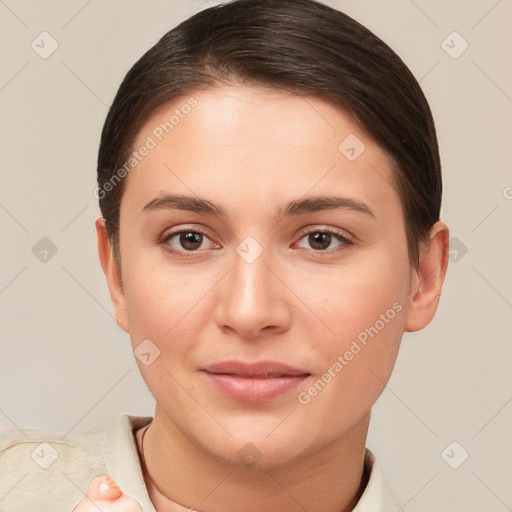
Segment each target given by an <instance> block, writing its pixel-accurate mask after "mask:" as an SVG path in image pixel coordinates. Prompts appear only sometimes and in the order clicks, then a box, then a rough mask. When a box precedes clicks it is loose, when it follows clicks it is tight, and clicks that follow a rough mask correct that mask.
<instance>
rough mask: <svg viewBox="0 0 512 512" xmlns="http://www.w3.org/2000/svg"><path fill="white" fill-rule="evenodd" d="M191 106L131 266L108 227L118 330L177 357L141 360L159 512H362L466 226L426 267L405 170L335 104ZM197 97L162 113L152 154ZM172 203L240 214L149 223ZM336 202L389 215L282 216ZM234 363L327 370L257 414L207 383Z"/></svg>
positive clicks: (132, 198)
mask: <svg viewBox="0 0 512 512" xmlns="http://www.w3.org/2000/svg"><path fill="white" fill-rule="evenodd" d="M190 96H193V97H194V98H196V99H197V101H198V105H197V107H196V108H194V109H193V110H191V112H190V113H189V114H188V115H187V116H185V117H184V119H181V120H180V122H179V124H178V125H176V126H175V127H174V129H173V130H172V132H171V133H170V134H169V135H167V136H165V137H164V138H163V140H162V141H161V142H159V143H158V145H157V146H156V147H155V148H154V149H152V150H151V151H150V152H149V154H148V155H147V156H145V157H144V159H143V160H142V161H141V162H140V163H139V164H138V165H137V166H136V167H135V168H134V169H133V170H132V171H131V172H130V174H129V175H128V177H127V183H126V189H125V192H124V196H123V199H122V202H121V211H120V253H121V262H120V266H118V265H117V263H116V261H115V260H114V259H113V257H112V251H111V247H110V244H109V241H108V237H107V233H106V230H105V224H104V221H103V219H98V221H97V222H96V228H97V234H98V248H99V255H100V260H101V264H102V267H103V270H104V273H105V276H106V279H107V283H108V286H109V290H110V295H111V299H112V303H113V305H114V309H115V314H116V319H117V323H118V325H119V326H120V328H121V329H123V330H125V331H126V332H127V333H129V334H130V338H131V343H132V347H133V349H136V348H137V346H138V345H139V344H140V343H141V342H142V341H143V340H145V339H150V340H151V341H152V343H154V344H155V345H156V346H157V347H158V349H159V350H160V355H159V357H158V358H156V359H155V360H154V361H153V362H152V363H151V364H150V365H148V366H146V365H144V364H142V363H141V362H140V361H139V360H138V359H136V360H137V364H138V365H139V368H140V371H141V374H142V376H143V378H144V380H145V382H146V384H147V386H148V387H149V389H150V391H151V393H152V394H153V396H154V397H155V400H156V403H157V405H156V410H155V415H154V420H153V423H152V424H151V425H150V427H149V428H148V430H147V434H146V436H145V440H144V454H145V459H146V463H147V473H149V475H150V476H151V478H152V480H153V481H154V482H155V483H156V486H157V487H158V489H160V491H161V493H160V492H159V491H158V490H157V489H156V488H155V487H154V486H153V484H152V483H151V482H150V481H149V480H148V479H147V483H148V491H149V494H150V497H151V500H152V501H153V503H154V504H155V507H156V508H157V510H159V511H164V510H165V511H173V510H187V509H188V508H189V507H190V508H194V509H197V510H203V511H212V512H213V511H219V512H220V511H224V512H226V511H227V512H229V511H235V510H236V511H237V512H253V511H261V510H288V511H295V510H297V511H299V510H301V511H302V510H303V509H304V508H306V509H307V510H310V511H320V510H321V511H333V512H334V511H336V512H340V511H348V510H352V508H353V507H354V506H355V504H356V503H357V500H358V499H359V497H360V495H361V493H362V491H363V490H364V485H365V483H366V482H365V479H364V476H363V461H364V447H365V441H366V436H367V431H368V424H369V419H370V413H371V407H372V406H373V404H374V403H375V401H376V400H377V398H378V397H379V395H380V394H381V392H382V391H383V389H384V387H385V384H386V383H387V381H388V379H389V377H390V375H391V372H392V369H393V366H394V364H395V359H396V357H397V353H398V349H399V346H400V342H401V338H402V335H403V333H404V332H406V331H417V330H419V329H422V328H424V327H425V326H426V325H428V324H429V322H430V321H431V320H432V318H433V317H434V314H435V312H436V310H437V307H438V301H439V297H440V293H441V288H442V284H443V281H444V277H445V273H446V268H447V261H448V258H447V255H448V240H449V231H448V228H447V226H446V225H445V224H444V223H443V222H438V223H436V224H435V225H434V226H433V228H432V230H431V237H430V241H429V242H428V243H426V244H422V246H421V247H420V254H421V260H420V266H419V268H418V269H416V268H415V267H414V266H413V265H411V263H410V262H409V259H408V251H407V240H406V234H405V224H404V216H403V211H402V206H401V202H400V197H399V195H398V193H397V191H396V190H395V188H394V186H393V181H392V171H391V169H390V165H389V159H388V158H387V156H386V154H385V152H384V151H383V150H382V149H381V148H380V147H379V146H378V145H376V144H375V143H374V142H373V141H372V140H371V139H370V137H369V136H368V135H367V134H365V133H364V132H363V131H362V130H361V129H360V127H359V126H358V125H357V124H356V123H355V122H354V120H353V119H351V118H350V117H349V116H348V115H347V114H345V113H344V112H342V111H340V110H339V109H337V108H335V107H334V106H332V105H330V104H328V103H326V102H324V101H322V100H320V99H314V98H307V99H305V98H301V97H297V96H291V95H287V94H284V93H280V92H276V91H269V90H266V89H263V88H259V87H248V86H237V87H234V86H231V87H228V86H222V87H221V86H219V87H218V88H215V89H210V90H206V91H199V92H194V93H193V94H190ZM190 96H187V97H186V98H182V99H180V100H179V101H176V102H173V103H172V104H171V105H166V106H165V108H163V109H162V110H160V111H159V112H158V113H156V114H155V115H154V116H153V117H152V118H151V119H150V120H149V121H148V122H147V124H146V125H145V126H144V128H143V129H142V130H141V131H140V134H139V137H138V140H137V141H136V142H135V144H134V148H138V147H140V146H141V145H143V144H144V141H145V140H146V138H147V136H148V135H151V133H152V131H153V130H154V129H155V127H157V126H158V125H159V124H160V123H161V122H164V121H166V120H168V119H169V117H170V115H172V113H173V112H174V110H175V109H176V108H179V107H180V105H183V104H184V103H185V102H186V101H187V99H188V98H189V97H190ZM350 134H355V135H356V136H357V137H358V138H359V139H360V140H361V141H362V142H363V143H364V145H365V150H364V152H363V153H362V154H361V155H360V156H359V157H358V158H357V159H356V160H354V161H349V159H347V158H346V156H345V155H344V154H342V153H341V152H340V150H339V149H338V146H339V144H340V142H341V141H343V140H344V139H345V138H346V137H347V136H348V135H350ZM165 194H180V195H186V196H190V197H195V198H197V197H200V198H203V199H207V200H209V201H210V202H214V203H217V204H219V205H221V206H222V207H223V208H224V210H225V211H226V217H225V218H222V219H221V218H218V217H216V216H214V215H210V214H205V213H197V212H191V211H185V210H176V209H172V208H160V209H156V210H151V211H147V210H146V211H143V209H144V206H145V205H146V204H148V203H149V202H150V201H152V200H154V199H155V198H158V197H161V196H162V195H165ZM324 195H325V196H333V195H334V196H346V197H349V198H352V199H354V200H356V201H359V202H361V203H364V204H365V205H367V207H368V208H369V209H370V210H371V211H372V212H373V216H372V215H369V214H365V213H361V212H359V211H354V210H351V209H347V208H345V209H331V210H320V211H316V212H310V213H303V214H298V215H291V216H286V217H283V216H280V215H279V212H278V208H279V207H283V208H284V205H286V204H287V203H288V202H289V201H292V200H298V199H303V198H304V197H313V196H324ZM198 228H199V229H200V228H202V229H203V230H205V233H206V236H203V237H202V238H201V237H199V240H198V241H197V243H196V244H195V245H194V244H190V243H189V244H188V245H187V241H186V240H184V238H183V237H181V239H180V236H179V235H178V236H174V237H172V238H169V239H168V240H167V241H164V242H162V239H163V238H165V237H164V236H163V235H169V234H170V232H171V231H173V232H174V235H176V232H178V231H179V230H180V229H181V230H184V231H187V230H191V231H194V230H197V229H198ZM319 228H324V229H325V228H327V229H330V230H333V231H334V232H335V233H341V234H345V235H347V236H349V237H350V238H351V239H352V240H353V243H352V244H347V243H344V242H343V241H340V240H339V239H337V238H336V236H335V235H333V236H332V237H331V238H329V237H328V238H327V239H326V240H325V241H324V242H320V243H318V242H317V243H316V244H315V240H314V239H313V235H314V233H315V232H317V231H318V229H319ZM308 234H310V235H311V236H308ZM248 236H251V237H253V238H254V239H255V240H256V241H257V243H258V244H259V245H260V247H261V249H262V253H261V254H260V256H259V257H258V258H257V259H256V260H255V261H253V262H252V263H247V262H246V261H244V259H243V258H242V257H240V256H239V254H238V253H237V252H236V249H237V247H238V246H239V245H240V244H241V242H242V241H243V240H244V239H245V238H246V237H248ZM180 240H181V244H180ZM183 244H185V246H184V245H183ZM190 246H192V247H193V251H192V252H191V251H187V247H189V248H190ZM242 247H243V244H242ZM173 249H174V251H176V252H174V253H173V252H171V251H172V250H173ZM194 251H195V252H194ZM393 304H395V305H396V304H398V305H399V306H401V308H400V309H401V310H400V311H399V312H398V313H397V314H396V315H394V318H393V319H392V320H389V322H386V323H385V326H384V327H383V328H381V329H380V330H379V331H378V334H377V335H375V336H374V337H373V338H369V339H368V343H367V345H366V346H364V347H363V348H362V349H361V350H360V351H359V352H358V353H357V354H356V355H354V356H353V358H352V359H351V360H350V361H348V362H347V364H346V365H344V367H343V369H342V370H341V371H339V372H338V373H336V376H335V377H334V378H332V379H331V380H330V382H329V383H328V384H327V385H326V386H325V387H324V388H323V389H322V390H321V392H319V393H317V395H316V396H314V397H312V398H311V400H310V401H309V403H307V405H303V404H301V403H300V402H299V401H298V399H297V395H298V394H299V392H304V391H307V390H308V388H310V387H311V386H312V385H313V384H314V383H315V382H316V381H318V379H319V378H321V377H322V375H323V374H324V373H325V372H326V371H327V370H328V369H329V368H332V366H333V364H334V363H335V362H336V361H337V358H338V356H339V355H343V354H344V353H345V352H346V351H347V350H349V349H350V347H351V344H352V342H353V340H355V339H357V336H358V334H360V333H361V332H362V331H364V330H365V328H367V327H369V326H374V325H375V324H376V321H377V320H379V318H382V317H381V316H380V315H382V314H386V312H387V311H388V310H390V309H392V305H393ZM230 359H238V360H243V361H261V360H272V361H280V362H283V363H286V364H288V365H291V366H293V367H295V368H299V369H301V370H303V371H306V372H308V373H310V374H311V375H310V377H308V378H307V379H306V381H304V382H303V383H302V384H301V385H300V387H299V388H297V389H296V390H294V391H293V392H289V393H285V394H284V395H281V396H279V397H277V398H275V399H273V400H271V401H268V402H265V403H258V404H254V403H246V402H241V401H237V400H233V399H232V398H230V397H227V396H225V395H224V394H222V393H220V392H219V391H218V390H217V389H216V388H214V386H212V385H211V383H210V381H209V379H208V378H206V377H205V373H204V372H202V371H201V368H202V367H204V365H206V364H211V363H217V362H220V361H226V360H230ZM331 371H332V370H331ZM137 439H138V441H139V444H140V432H138V433H137ZM247 443H252V445H254V446H255V447H256V449H257V453H258V456H259V459H258V460H257V461H256V463H255V464H253V465H251V466H247V465H244V462H243V461H242V460H241V457H240V455H239V452H240V450H241V449H242V448H243V447H244V446H245V445H246V444H247ZM242 453H243V452H242ZM169 461H172V464H171V463H169ZM198 475H200V478H198ZM248 496H250V497H251V499H250V500H248V499H247V497H248Z"/></svg>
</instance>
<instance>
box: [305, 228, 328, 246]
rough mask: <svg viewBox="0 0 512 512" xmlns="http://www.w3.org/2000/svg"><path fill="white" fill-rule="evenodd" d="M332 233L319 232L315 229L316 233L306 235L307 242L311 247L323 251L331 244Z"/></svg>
mask: <svg viewBox="0 0 512 512" xmlns="http://www.w3.org/2000/svg"><path fill="white" fill-rule="evenodd" d="M331 240H332V235H331V234H330V233H321V232H320V231H317V232H316V233H310V234H309V235H308V242H309V243H310V245H311V247H312V248H313V249H315V250H317V251H324V250H325V249H328V248H329V245H330V244H331Z"/></svg>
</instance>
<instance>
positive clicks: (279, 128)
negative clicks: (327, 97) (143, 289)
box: [125, 86, 398, 206]
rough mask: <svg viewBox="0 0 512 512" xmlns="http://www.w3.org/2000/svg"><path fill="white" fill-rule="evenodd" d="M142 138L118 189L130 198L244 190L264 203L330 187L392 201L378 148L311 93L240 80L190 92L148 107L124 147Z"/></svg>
mask: <svg viewBox="0 0 512 512" xmlns="http://www.w3.org/2000/svg"><path fill="white" fill-rule="evenodd" d="M144 146H147V147H150V149H149V150H146V151H144V153H145V156H144V157H143V158H141V159H140V160H139V161H137V163H136V165H135V167H134V168H133V170H132V171H131V172H130V173H129V176H128V182H127V188H126V191H125V194H131V196H132V199H136V200H138V202H139V206H140V204H141V202H143V201H146V202H147V201H149V200H151V199H152V197H151V196H152V195H153V196H154V195H155V194H156V193H157V192H158V191H159V190H164V189H166V188H170V189H172V190H174V191H176V190H177V189H179V190H180V191H181V192H185V193H188V194H190V193H193V194H196V195H200V196H201V197H205V196H208V194H210V196H211V195H212V194H215V195H217V196H218V195H219V194H224V197H225V198H230V199H231V198H232V197H233V196H236V195H237V194H238V195H240V192H241V190H242V189H243V190H244V191H245V192H247V191H248V190H250V191H251V197H253V198H254V199H256V198H259V199H260V200H261V199H262V198H263V197H265V198H266V200H267V201H268V202H270V203H272V202H273V201H274V200H280V199H283V198H285V197H286V196H287V195H289V196H299V197H300V196H302V195H304V194H305V193H307V192H308V190H311V191H312V192H314V193H319V194H320V193H321V194H325V193H326V192H332V191H333V189H334V188H336V189H338V190H339V191H340V192H342V191H343V190H346V191H347V192H350V193H352V194H359V195H361V194H363V195H366V196H367V199H369V197H368V196H374V197H373V198H372V201H373V202H377V203H378V202H379V201H382V197H383V196H385V195H386V194H387V195H388V196H390V197H388V199H392V200H393V199H394V200H395V201H396V200H398V197H397V196H396V191H395V190H394V180H393V175H392V171H391V169H390V165H389V159H388V158H387V156H386V154H385V152H384V151H383V150H382V149H381V148H380V147H379V146H378V145H377V144H375V143H374V142H373V140H371V139H370V138H369V137H368V135H367V134H366V133H365V132H364V131H363V130H362V129H361V128H360V127H359V126H358V125H357V124H356V123H355V122H354V120H353V119H352V118H351V117H350V116H349V115H347V113H345V112H343V111H342V110H341V109H340V108H338V107H336V106H334V105H332V104H330V103H327V102H325V101H323V100H321V99H318V98H313V97H301V96H294V95H290V94H286V93H283V92H278V91H273V90H268V89H264V88H259V87H246V86H237V87H227V86H226V87H218V88H213V89H208V90H205V91H195V92H191V93H190V94H189V95H186V96H183V97H181V98H178V99H176V100H175V101H173V102H172V103H170V104H167V105H165V106H163V107H161V108H160V109H159V110H158V111H157V112H156V113H155V114H154V115H153V116H151V118H150V119H149V120H148V121H147V122H146V124H145V125H144V126H143V128H142V129H141V130H140V132H139V134H138V137H137V139H136V141H135V144H134V146H133V150H134V151H137V150H138V149H142V148H143V147H144ZM135 191H136V192H137V193H136V194H135ZM379 198H380V199H379ZM388 206H389V205H388Z"/></svg>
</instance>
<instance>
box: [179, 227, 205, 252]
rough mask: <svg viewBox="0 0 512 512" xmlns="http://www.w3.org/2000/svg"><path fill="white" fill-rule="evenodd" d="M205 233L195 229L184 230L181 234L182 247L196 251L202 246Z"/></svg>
mask: <svg viewBox="0 0 512 512" xmlns="http://www.w3.org/2000/svg"><path fill="white" fill-rule="evenodd" d="M202 241H203V235H202V234H201V233H196V232H194V231H187V232H185V231H184V232H183V233H181V234H180V235H179V243H180V245H181V247H183V248H184V249H186V250H187V251H195V250H197V249H199V248H200V247H201V242H202Z"/></svg>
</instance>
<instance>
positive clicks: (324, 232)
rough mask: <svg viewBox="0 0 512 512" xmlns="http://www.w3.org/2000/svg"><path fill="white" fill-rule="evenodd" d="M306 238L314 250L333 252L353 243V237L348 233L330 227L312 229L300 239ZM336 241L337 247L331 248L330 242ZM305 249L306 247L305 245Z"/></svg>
mask: <svg viewBox="0 0 512 512" xmlns="http://www.w3.org/2000/svg"><path fill="white" fill-rule="evenodd" d="M304 239H306V241H307V243H308V244H309V246H310V247H311V248H313V250H314V251H315V252H331V251H332V252H334V251H337V250H342V249H343V248H344V247H345V246H350V245H353V244H354V240H353V238H351V237H349V235H347V234H345V233H342V232H340V231H337V230H332V229H325V228H322V229H314V230H312V231H308V232H307V233H305V234H304V236H303V237H302V238H301V240H304ZM336 241H338V242H339V243H338V246H337V248H336V247H335V248H334V249H333V248H332V246H331V244H332V243H333V242H334V243H335V242H336ZM306 249H307V247H306Z"/></svg>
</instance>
